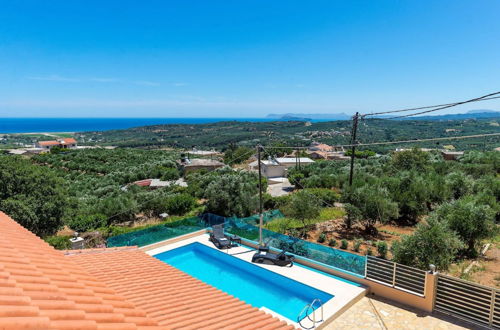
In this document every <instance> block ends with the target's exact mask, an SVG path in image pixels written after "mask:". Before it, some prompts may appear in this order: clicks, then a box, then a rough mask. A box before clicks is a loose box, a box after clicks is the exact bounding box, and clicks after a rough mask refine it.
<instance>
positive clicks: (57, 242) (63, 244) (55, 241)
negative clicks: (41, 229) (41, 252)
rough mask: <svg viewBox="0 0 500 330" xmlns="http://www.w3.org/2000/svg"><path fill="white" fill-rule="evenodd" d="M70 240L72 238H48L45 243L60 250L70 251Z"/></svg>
mask: <svg viewBox="0 0 500 330" xmlns="http://www.w3.org/2000/svg"><path fill="white" fill-rule="evenodd" d="M70 238H71V236H48V237H46V238H45V242H47V243H49V244H50V245H52V246H53V247H54V248H56V249H58V250H68V249H71V242H70V241H69V239H70Z"/></svg>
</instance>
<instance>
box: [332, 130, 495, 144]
mask: <svg viewBox="0 0 500 330" xmlns="http://www.w3.org/2000/svg"><path fill="white" fill-rule="evenodd" d="M488 136H500V133H488V134H476V135H463V136H449V137H441V138H429V139H414V140H402V141H384V142H371V143H359V144H356V145H355V146H358V147H359V146H361V147H363V146H373V145H383V144H400V143H415V142H429V141H442V140H460V139H473V138H480V137H488ZM342 147H352V145H342Z"/></svg>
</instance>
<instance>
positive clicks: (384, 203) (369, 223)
mask: <svg viewBox="0 0 500 330" xmlns="http://www.w3.org/2000/svg"><path fill="white" fill-rule="evenodd" d="M343 200H344V202H346V203H348V204H349V206H347V208H346V211H347V217H348V219H350V221H351V222H360V223H362V224H363V225H364V227H365V230H366V231H367V232H376V229H375V227H374V226H375V224H376V223H377V222H380V223H386V222H388V221H390V220H391V219H395V218H397V217H398V205H397V204H396V203H395V202H393V201H392V200H391V199H390V195H389V192H388V190H387V189H385V188H383V187H380V186H375V185H371V186H368V185H365V186H362V187H359V188H356V187H354V188H353V189H349V190H346V191H345V192H344V196H343Z"/></svg>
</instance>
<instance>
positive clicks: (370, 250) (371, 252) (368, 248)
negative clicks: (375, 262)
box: [366, 246, 373, 256]
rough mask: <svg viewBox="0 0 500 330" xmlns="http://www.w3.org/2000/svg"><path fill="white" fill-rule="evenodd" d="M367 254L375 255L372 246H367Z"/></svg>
mask: <svg viewBox="0 0 500 330" xmlns="http://www.w3.org/2000/svg"><path fill="white" fill-rule="evenodd" d="M366 255H367V256H371V255H373V251H372V248H371V246H369V247H367V248H366Z"/></svg>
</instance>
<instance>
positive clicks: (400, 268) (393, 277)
mask: <svg viewBox="0 0 500 330" xmlns="http://www.w3.org/2000/svg"><path fill="white" fill-rule="evenodd" d="M366 278H367V279H369V280H372V281H376V282H379V283H382V284H385V285H389V286H392V287H393V288H396V289H400V290H404V291H408V292H410V293H413V294H417V295H420V296H423V295H424V293H425V281H426V278H427V277H426V272H425V271H423V270H421V269H417V268H413V267H409V266H405V265H402V264H397V263H395V262H392V261H389V260H385V259H382V258H377V257H373V256H367V258H366Z"/></svg>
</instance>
